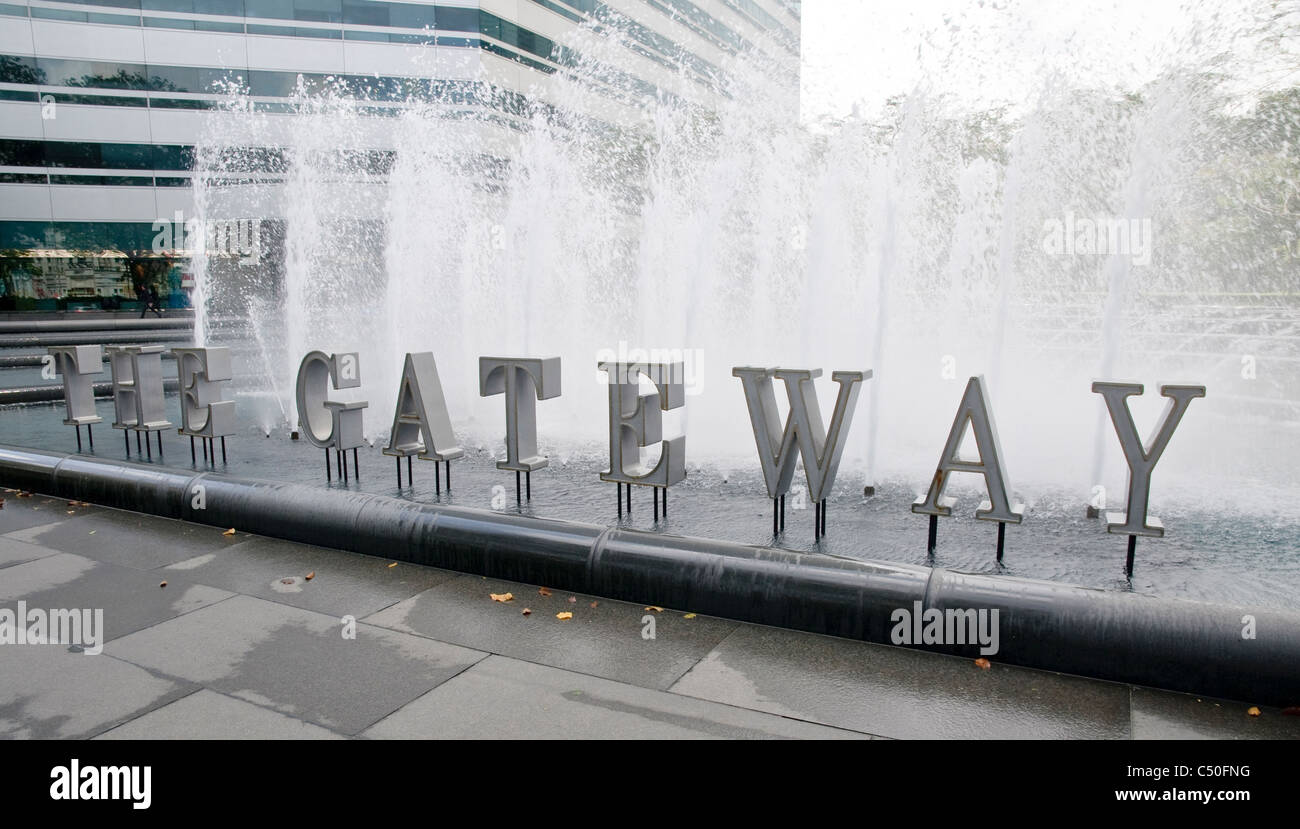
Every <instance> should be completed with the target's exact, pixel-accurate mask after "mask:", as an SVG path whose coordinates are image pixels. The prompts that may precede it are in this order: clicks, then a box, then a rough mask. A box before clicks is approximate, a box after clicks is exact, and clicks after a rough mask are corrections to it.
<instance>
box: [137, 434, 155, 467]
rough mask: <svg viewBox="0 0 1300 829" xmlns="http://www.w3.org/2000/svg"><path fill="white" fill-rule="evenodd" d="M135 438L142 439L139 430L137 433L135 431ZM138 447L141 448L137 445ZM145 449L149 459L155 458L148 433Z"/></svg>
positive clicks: (145, 438) (145, 439)
mask: <svg viewBox="0 0 1300 829" xmlns="http://www.w3.org/2000/svg"><path fill="white" fill-rule="evenodd" d="M135 439H136V440H139V439H140V433H139V432H136V433H135ZM137 448H139V447H137ZM144 451H145V457H147V458H148V459H149V460H153V447H152V446H151V445H150V444H149V436H148V435H145V436H144Z"/></svg>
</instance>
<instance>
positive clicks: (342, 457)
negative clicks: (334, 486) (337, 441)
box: [339, 449, 349, 485]
mask: <svg viewBox="0 0 1300 829" xmlns="http://www.w3.org/2000/svg"><path fill="white" fill-rule="evenodd" d="M339 462H340V463H342V464H343V483H344V485H346V484H347V482H348V478H349V475H348V450H346V449H340V450H339Z"/></svg>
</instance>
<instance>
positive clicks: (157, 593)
mask: <svg viewBox="0 0 1300 829" xmlns="http://www.w3.org/2000/svg"><path fill="white" fill-rule="evenodd" d="M3 573H4V575H3V577H0V607H9V608H16V607H17V603H18V601H20V600H21V601H24V602H26V606H27V608H29V609H31V608H39V609H43V610H47V611H48V610H51V609H56V608H57V609H64V610H72V609H87V610H91V611H94V610H102V611H103V631H102V632H101V633H102V637H103V640H102V641H108V640H112V639H116V638H118V637H120V636H125V635H126V634H128V633H132V632H134V631H137V630H140V629H142V628H146V627H149V626H150V625H155V624H157V623H159V622H163V621H166V620H168V619H172V618H175V617H176V616H180V615H181V614H183V613H189V612H190V611H192V610H197V609H199V608H200V607H204V606H206V605H210V604H212V603H214V602H219V601H221V600H222V599H228V598H230V597H231V596H233V595H234V594H233V593H230V592H228V591H225V590H221V589H218V588H216V587H208V586H207V585H201V584H193V583H191V582H189V581H187V580H185V579H182V578H176V577H169V578H168V579H167V586H166V587H161V586H160V585H161V580H160V579H159V578H158V575H157V574H156V573H151V572H147V571H143V570H136V569H133V568H131V567H121V566H118V565H116V564H109V563H107V562H103V561H95V560H94V559H90V558H86V557H85V556H77V555H72V554H71V553H57V554H55V555H51V556H46V557H44V558H40V559H37V560H35V561H29V562H27V563H26V564H18V565H15V566H13V567H8V568H5V570H4V571H3Z"/></svg>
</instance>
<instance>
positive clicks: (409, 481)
mask: <svg viewBox="0 0 1300 829" xmlns="http://www.w3.org/2000/svg"><path fill="white" fill-rule="evenodd" d="M406 485H407V486H409V487H412V488H413V487H414V486H415V475H414V473H413V472H411V456H410V455H407V456H406Z"/></svg>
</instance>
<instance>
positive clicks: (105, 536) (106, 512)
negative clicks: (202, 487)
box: [7, 509, 248, 570]
mask: <svg viewBox="0 0 1300 829" xmlns="http://www.w3.org/2000/svg"><path fill="white" fill-rule="evenodd" d="M62 517H63V518H65V519H66V520H60V521H58V522H57V523H55V524H47V525H44V526H34V527H30V528H27V529H22V530H17V531H16V532H12V533H7V535H8V537H10V538H16V539H18V540H20V541H29V542H32V543H35V544H40V545H41V546H42V547H50V548H52V549H55V550H60V551H62V552H65V553H76V554H77V555H82V556H86V557H88V558H93V559H97V560H99V561H111V562H112V563H114V564H121V565H122V566H124V567H134V568H136V569H138V570H149V569H152V568H154V567H162V566H164V565H167V564H174V563H175V562H177V561H184V560H185V559H188V558H193V557H195V556H198V555H202V554H203V553H208V552H212V551H213V550H221V549H225V548H227V547H232V546H234V545H235V544H239V543H241V542H243V541H245V540H247V539H248V536H247V535H244V534H239V535H235V536H224V535H222V534H221V533H222V530H221V529H220V528H219V527H207V526H204V525H202V524H190V523H187V522H185V521H174V520H171V519H169V518H158V517H155V516H152V515H142V514H140V513H135V512H125V511H122V510H114V509H101V510H94V511H87V512H84V513H82V514H78V515H73V516H67V515H63V516H62Z"/></svg>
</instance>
